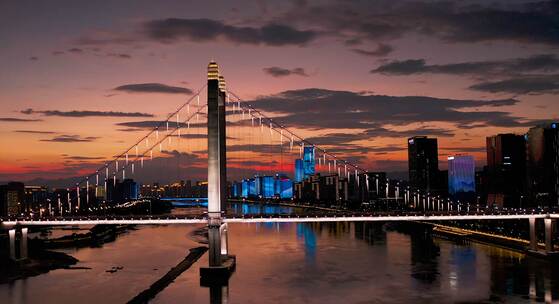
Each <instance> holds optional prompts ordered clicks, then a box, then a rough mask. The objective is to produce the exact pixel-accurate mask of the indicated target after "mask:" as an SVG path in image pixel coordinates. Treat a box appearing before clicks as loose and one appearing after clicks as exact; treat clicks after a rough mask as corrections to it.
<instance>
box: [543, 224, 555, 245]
mask: <svg viewBox="0 0 559 304" xmlns="http://www.w3.org/2000/svg"><path fill="white" fill-rule="evenodd" d="M553 224H554V223H553V220H552V219H550V218H546V219H544V226H545V251H546V252H553V251H554V250H553V230H554V229H553V228H554V227H553Z"/></svg>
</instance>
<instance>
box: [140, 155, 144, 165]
mask: <svg viewBox="0 0 559 304" xmlns="http://www.w3.org/2000/svg"><path fill="white" fill-rule="evenodd" d="M140 167H142V168H143V167H144V157H143V156H142V158H140Z"/></svg>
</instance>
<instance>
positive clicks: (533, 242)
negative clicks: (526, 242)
mask: <svg viewBox="0 0 559 304" xmlns="http://www.w3.org/2000/svg"><path fill="white" fill-rule="evenodd" d="M528 221H529V223H530V250H534V251H537V250H538V237H537V235H536V218H535V217H531V218H529V219H528Z"/></svg>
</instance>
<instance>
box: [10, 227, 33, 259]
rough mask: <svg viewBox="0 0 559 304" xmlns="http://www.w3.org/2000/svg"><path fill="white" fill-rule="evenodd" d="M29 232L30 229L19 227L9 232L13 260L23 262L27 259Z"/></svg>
mask: <svg viewBox="0 0 559 304" xmlns="http://www.w3.org/2000/svg"><path fill="white" fill-rule="evenodd" d="M27 231H28V228H19V227H16V228H14V229H10V230H9V231H8V237H9V246H10V259H11V260H13V261H21V260H25V259H27Z"/></svg>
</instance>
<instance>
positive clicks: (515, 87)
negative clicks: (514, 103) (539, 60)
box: [470, 75, 559, 95]
mask: <svg viewBox="0 0 559 304" xmlns="http://www.w3.org/2000/svg"><path fill="white" fill-rule="evenodd" d="M470 89H472V90H476V91H482V92H489V93H510V94H531V95H538V94H559V75H545V76H544V75H537V76H520V77H516V78H511V79H505V80H499V81H486V82H481V83H477V84H474V85H472V86H470Z"/></svg>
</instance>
